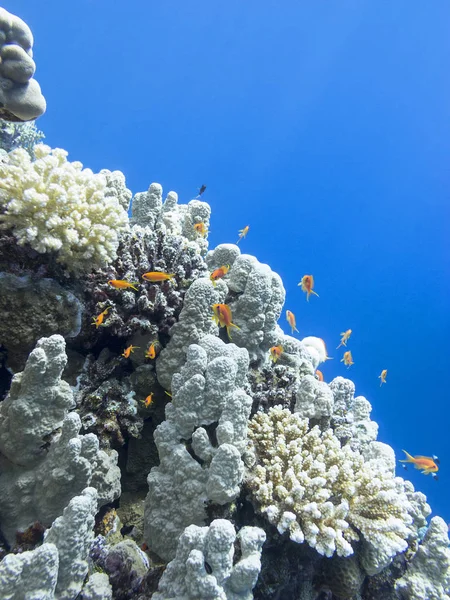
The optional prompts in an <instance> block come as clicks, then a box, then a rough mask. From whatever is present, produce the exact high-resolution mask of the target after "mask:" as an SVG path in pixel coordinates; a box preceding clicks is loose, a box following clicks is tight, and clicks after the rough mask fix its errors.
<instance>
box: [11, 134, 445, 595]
mask: <svg viewBox="0 0 450 600" xmlns="http://www.w3.org/2000/svg"><path fill="white" fill-rule="evenodd" d="M35 153H36V160H35V161H34V162H33V161H32V158H31V157H32V154H31V155H29V154H27V151H26V150H24V149H23V148H19V149H17V150H13V151H12V152H10V154H8V155H7V156H6V157H4V158H3V161H2V162H0V175H3V183H0V220H1V221H2V230H0V269H1V273H0V283H3V285H2V286H1V287H2V291H0V309H1V310H2V314H4V315H6V318H5V319H4V320H3V321H2V323H0V341H1V343H2V345H3V348H2V351H3V353H4V357H5V359H6V362H5V365H6V367H7V368H8V369H9V370H10V371H11V370H12V371H14V372H15V374H14V375H13V377H12V380H11V385H10V389H9V392H8V393H7V395H6V397H5V399H4V401H3V402H2V404H1V405H0V467H1V470H2V474H1V485H2V494H1V495H0V532H1V536H0V560H1V562H0V589H1V592H0V596H1V597H2V598H3V597H5V599H6V600H13V599H14V600H15V598H16V597H24V598H25V597H26V598H39V599H40V600H41V599H44V600H47V599H48V600H53V599H56V598H67V599H71V598H73V599H74V600H75V598H79V599H80V600H94V599H97V600H112V598H114V599H115V600H128V599H129V600H134V599H136V600H147V598H150V597H153V598H155V600H163V599H164V600H171V599H175V598H176V599H178V600H183V599H185V600H188V599H190V598H192V599H193V598H195V599H199V598H215V599H216V600H238V599H246V600H251V598H253V597H255V598H256V600H269V599H272V598H277V599H278V600H284V599H289V600H290V599H292V598H298V599H299V600H319V599H320V598H326V597H327V598H333V600H335V599H339V600H418V598H425V597H426V598H430V600H441V599H443V598H448V597H449V596H448V585H449V572H450V567H449V564H450V561H449V551H448V549H447V544H448V537H447V533H446V531H444V524H443V522H442V520H440V519H439V518H436V517H435V518H434V519H432V521H431V524H430V526H429V527H428V528H427V519H428V517H429V514H430V512H431V509H430V507H429V506H428V504H427V502H426V498H425V496H424V495H423V494H421V493H420V492H416V491H415V490H414V487H413V486H412V484H410V483H409V482H407V481H404V480H403V479H402V478H400V477H395V455H394V452H393V450H392V449H391V448H390V447H389V446H387V445H386V444H383V443H382V442H379V441H377V439H376V438H377V433H378V426H377V424H376V423H375V422H373V421H372V420H371V419H370V413H371V405H370V403H369V402H368V400H366V399H365V398H364V397H363V396H356V397H355V386H354V384H353V383H352V382H351V381H350V380H348V379H344V378H343V377H336V378H335V379H334V380H333V381H331V383H329V384H327V383H325V382H323V381H319V379H318V377H319V374H318V373H316V371H317V368H318V367H319V365H320V364H321V363H323V362H324V361H326V360H327V358H328V357H327V351H326V347H325V343H324V342H323V340H321V339H320V338H318V337H314V336H308V337H306V338H304V339H302V340H298V339H295V338H294V337H292V336H290V335H286V334H285V333H284V332H283V331H282V330H281V328H280V327H279V325H278V324H277V322H278V319H279V317H280V315H281V310H282V307H283V303H284V299H285V291H284V287H283V283H282V281H281V279H280V277H279V276H278V275H277V274H276V273H274V272H273V271H272V270H271V269H270V267H269V266H268V265H264V264H261V263H260V262H259V261H258V260H257V259H256V258H255V257H253V256H250V255H247V254H241V252H240V249H239V247H238V246H236V245H234V244H221V245H219V246H217V247H216V248H214V249H212V250H211V251H209V252H208V239H207V236H208V233H207V232H208V228H209V222H210V216H211V210H210V207H209V205H208V204H206V203H205V202H202V201H200V200H198V199H195V200H191V201H190V202H188V203H187V204H181V203H179V202H178V196H177V194H175V193H174V192H169V193H168V194H167V196H166V197H165V198H164V197H163V193H162V188H161V186H160V185H158V184H155V183H153V184H151V185H150V186H149V188H148V190H147V191H146V192H141V193H138V194H136V195H135V196H134V198H133V199H132V217H131V220H130V222H128V218H127V216H126V210H127V209H128V206H129V204H130V197H131V192H130V191H129V190H128V189H127V188H126V184H125V178H124V176H123V174H122V173H120V172H119V171H113V172H111V171H108V170H107V169H104V170H102V171H101V172H100V173H99V174H97V175H94V174H93V173H92V172H90V171H89V170H88V169H87V170H82V168H81V164H80V163H68V162H67V160H66V153H65V152H64V151H62V150H53V151H51V150H50V148H48V147H47V146H43V145H38V146H36V147H35ZM88 206H90V207H91V208H92V211H91V209H90V208H88ZM95 211H97V212H95ZM50 212H51V213H52V214H51V215H50ZM94 213H95V214H94ZM107 213H108V214H107ZM197 225H201V227H196V226H197ZM86 228H87V229H89V230H90V233H89V234H87V233H86V232H87V229H86ZM89 236H94V237H89ZM88 245H89V250H88V249H87V246H88ZM224 265H227V266H229V269H228V271H227V273H226V274H225V276H224V277H223V278H222V279H220V280H217V281H214V282H213V281H211V279H210V277H209V273H210V272H211V271H212V270H214V269H217V268H220V267H222V266H224ZM151 271H159V272H162V273H167V274H169V278H168V279H166V280H164V281H147V280H146V279H145V278H143V277H142V276H143V274H144V273H148V272H151ZM112 279H116V280H125V281H127V282H133V284H134V288H136V289H120V288H119V289H117V288H114V287H112V286H111V285H110V284H109V283H108V282H109V281H110V280H112ZM218 303H225V304H228V306H229V307H230V310H231V313H232V321H233V323H235V324H236V325H237V326H238V327H239V329H233V330H232V332H231V333H232V339H230V337H229V334H228V333H227V331H226V329H225V328H219V327H218V326H217V325H216V324H215V323H214V321H213V319H212V316H213V309H212V305H213V304H218ZM102 313H103V316H102V319H101V320H100V321H98V318H99V315H101V314H102ZM43 336H48V337H43ZM273 345H280V346H281V347H282V348H283V351H282V353H281V355H280V356H279V359H278V360H277V362H276V363H273V362H271V361H270V360H269V350H270V348H271V347H272V346H273ZM130 346H133V347H134V348H135V352H133V353H131V354H129V355H127V354H126V353H125V352H124V350H125V349H126V348H129V347H130ZM150 346H152V347H153V350H154V354H153V355H151V354H149V353H148V352H147V350H148V348H149V347H150ZM33 348H34V349H33ZM146 354H147V356H146ZM21 370H22V372H20V371H21ZM5 389H6V388H5ZM94 519H95V523H94ZM166 563H168V564H167V566H166ZM2 594H3V595H2ZM16 594H17V596H16ZM152 594H153V596H152Z"/></svg>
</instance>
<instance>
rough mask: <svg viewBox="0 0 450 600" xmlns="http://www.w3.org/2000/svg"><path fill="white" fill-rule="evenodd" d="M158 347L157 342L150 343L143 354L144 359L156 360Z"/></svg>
mask: <svg viewBox="0 0 450 600" xmlns="http://www.w3.org/2000/svg"><path fill="white" fill-rule="evenodd" d="M158 346H159V342H152V343H151V344H150V346H149V347H148V348H147V350H146V352H145V358H150V360H153V359H154V358H156V348H157V347H158Z"/></svg>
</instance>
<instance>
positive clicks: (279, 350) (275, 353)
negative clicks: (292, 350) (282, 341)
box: [269, 346, 283, 363]
mask: <svg viewBox="0 0 450 600" xmlns="http://www.w3.org/2000/svg"><path fill="white" fill-rule="evenodd" d="M269 352H270V358H271V360H273V362H274V363H276V362H277V360H278V359H279V358H280V356H281V355H282V354H283V346H272V348H271V349H270V350H269Z"/></svg>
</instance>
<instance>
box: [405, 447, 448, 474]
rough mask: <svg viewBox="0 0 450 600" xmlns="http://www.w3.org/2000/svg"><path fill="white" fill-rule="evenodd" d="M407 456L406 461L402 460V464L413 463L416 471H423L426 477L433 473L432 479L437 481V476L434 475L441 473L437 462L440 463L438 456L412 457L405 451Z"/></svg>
mask: <svg viewBox="0 0 450 600" xmlns="http://www.w3.org/2000/svg"><path fill="white" fill-rule="evenodd" d="M403 452H404V453H405V454H406V459H404V460H400V461H399V462H401V463H412V464H413V465H414V468H415V469H419V470H420V471H422V473H423V474H424V475H429V474H430V473H431V475H432V477H434V478H435V479H437V476H436V475H434V473H436V472H437V471H439V467H438V466H437V464H436V462H439V459H438V458H437V456H433V457H431V456H411V454H408V452H406V450H403Z"/></svg>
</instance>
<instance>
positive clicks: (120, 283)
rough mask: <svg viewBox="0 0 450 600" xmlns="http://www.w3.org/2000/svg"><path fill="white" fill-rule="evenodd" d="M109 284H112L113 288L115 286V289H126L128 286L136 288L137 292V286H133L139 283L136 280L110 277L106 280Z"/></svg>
mask: <svg viewBox="0 0 450 600" xmlns="http://www.w3.org/2000/svg"><path fill="white" fill-rule="evenodd" d="M108 283H109V285H112V287H113V288H116V290H126V289H128V288H131V289H133V290H136V292H138V291H139V290H138V289H137V287H135V286H136V285H139V283H137V282H136V281H132V282H130V281H124V280H123V279H110V280H109V281H108Z"/></svg>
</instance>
